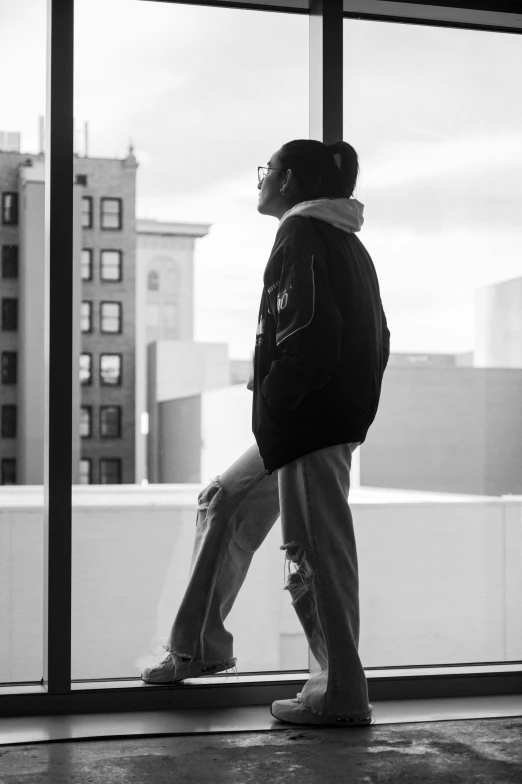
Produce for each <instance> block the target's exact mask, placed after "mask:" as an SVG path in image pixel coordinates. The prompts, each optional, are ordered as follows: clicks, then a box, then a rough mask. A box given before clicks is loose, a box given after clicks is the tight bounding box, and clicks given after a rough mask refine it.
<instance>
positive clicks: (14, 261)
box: [2, 242, 19, 280]
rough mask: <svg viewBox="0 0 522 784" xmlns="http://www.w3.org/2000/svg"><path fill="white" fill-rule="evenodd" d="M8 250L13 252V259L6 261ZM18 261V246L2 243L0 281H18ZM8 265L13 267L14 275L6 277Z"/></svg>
mask: <svg viewBox="0 0 522 784" xmlns="http://www.w3.org/2000/svg"><path fill="white" fill-rule="evenodd" d="M8 250H11V251H13V258H12V259H8V256H9V254H8ZM18 259H19V246H18V243H16V244H15V243H9V242H4V243H2V279H3V280H18V266H19V264H18ZM9 264H12V265H13V268H14V271H15V274H14V275H6V274H5V273H6V269H7V268H8V266H9Z"/></svg>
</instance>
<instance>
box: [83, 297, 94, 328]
mask: <svg viewBox="0 0 522 784" xmlns="http://www.w3.org/2000/svg"><path fill="white" fill-rule="evenodd" d="M80 324H81V328H82V332H92V302H90V301H89V300H85V299H84V300H83V302H82V305H81V312H80Z"/></svg>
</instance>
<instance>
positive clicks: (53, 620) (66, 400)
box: [43, 0, 74, 694]
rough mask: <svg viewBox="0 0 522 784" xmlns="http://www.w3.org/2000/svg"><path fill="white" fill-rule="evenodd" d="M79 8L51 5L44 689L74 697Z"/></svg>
mask: <svg viewBox="0 0 522 784" xmlns="http://www.w3.org/2000/svg"><path fill="white" fill-rule="evenodd" d="M73 41H74V2H73V0H47V89H46V92H47V118H48V121H47V123H46V140H45V150H46V155H45V200H46V210H45V294H44V296H45V311H44V312H45V329H44V332H45V341H44V373H45V381H44V390H45V393H44V399H45V404H44V444H45V447H44V585H43V599H44V608H43V609H44V613H43V617H44V619H43V624H44V625H43V685H44V687H45V688H46V690H47V692H48V693H49V694H67V693H69V692H70V691H71V491H72V378H73V375H72V374H73V367H72V359H73V343H72V338H73V299H72V291H73V269H72V265H71V263H70V259H71V258H72V257H73V214H72V205H73V179H74V173H73V136H74V124H73V73H74V67H73V66H74V46H73Z"/></svg>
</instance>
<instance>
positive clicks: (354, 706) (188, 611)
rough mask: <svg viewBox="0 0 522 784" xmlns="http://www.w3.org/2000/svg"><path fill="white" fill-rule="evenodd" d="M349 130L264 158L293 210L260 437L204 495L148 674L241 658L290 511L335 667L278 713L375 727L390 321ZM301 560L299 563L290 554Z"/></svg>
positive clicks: (174, 675) (263, 358) (283, 209)
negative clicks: (366, 505) (372, 621)
mask: <svg viewBox="0 0 522 784" xmlns="http://www.w3.org/2000/svg"><path fill="white" fill-rule="evenodd" d="M358 168H359V167H358V160H357V154H356V152H355V150H354V149H353V148H352V147H351V146H350V145H349V144H346V143H345V142H337V143H336V144H333V145H329V146H327V145H325V144H323V143H322V142H317V141H311V140H298V141H293V142H290V143H288V144H285V145H283V147H282V148H281V149H280V150H278V151H277V152H276V153H275V154H274V155H272V157H271V158H270V160H269V161H268V164H267V166H265V167H259V171H258V179H259V184H258V188H259V191H260V193H259V202H258V207H257V209H258V211H259V212H260V213H261V214H262V215H271V216H273V217H275V218H277V219H278V220H279V226H278V230H277V234H276V237H275V242H274V246H273V248H272V252H271V255H270V258H269V260H268V263H267V266H266V269H265V273H264V280H263V282H264V288H263V292H262V297H261V305H260V311H259V319H258V328H257V335H256V340H255V354H254V360H253V365H252V372H251V376H250V380H249V383H248V387H249V389H251V390H252V391H253V393H254V395H253V415H252V429H253V433H254V436H255V441H256V443H255V444H254V445H253V446H252V447H251V448H250V449H249V450H247V452H245V454H243V455H242V456H241V457H240V458H239V459H238V460H237V461H236V462H235V463H234V464H233V465H232V466H231V467H230V468H228V469H227V470H226V471H225V472H224V473H223V474H221V475H220V476H219V477H217V478H216V479H215V480H213V481H212V482H211V483H210V484H209V486H208V487H206V488H205V489H204V490H203V492H202V493H201V494H200V495H199V498H198V502H199V506H198V517H197V530H196V542H195V546H194V552H193V556H192V564H191V573H190V580H189V585H188V588H187V591H186V594H185V596H184V599H183V601H182V603H181V605H180V608H179V610H178V614H177V616H176V619H175V621H174V624H173V626H172V630H171V632H170V636H169V639H168V641H167V644H166V645H165V646H164V648H165V650H166V652H167V655H166V656H165V657H164V658H163V659H162V661H161V662H160V663H159V664H156V665H154V666H152V667H148V668H146V669H145V670H144V671H143V673H142V678H143V680H145V681H146V682H148V683H172V682H177V681H180V680H183V679H184V678H190V677H196V676H198V675H203V674H205V673H206V674H211V673H215V672H221V671H224V670H228V669H229V668H232V667H234V665H235V663H236V659H235V658H234V657H233V649H232V644H233V638H232V635H231V634H230V632H228V631H227V630H226V629H225V627H224V620H225V619H226V617H227V615H228V613H229V612H230V610H231V608H232V605H233V603H234V601H235V598H236V596H237V594H238V592H239V589H240V587H241V585H242V583H243V581H244V579H245V576H246V574H247V571H248V567H249V565H250V562H251V560H252V556H253V554H254V553H255V551H256V550H257V549H258V548H259V547H260V545H261V544H262V542H263V541H264V539H265V537H266V535H267V534H268V532H269V531H270V529H271V528H272V526H273V525H274V523H275V522H276V520H277V519H278V517H279V516H280V517H281V526H282V539H283V545H282V547H281V549H282V550H284V551H285V554H286V562H287V564H288V570H289V574H288V581H287V585H286V586H285V587H286V589H287V590H289V592H290V595H291V599H292V605H293V607H294V609H295V611H296V613H297V616H298V618H299V621H300V622H301V625H302V627H303V631H304V633H305V635H306V638H307V641H308V644H309V646H310V650H311V651H312V653H313V655H314V657H315V659H316V661H317V663H318V664H319V667H320V670H319V671H318V672H316V673H314V674H313V675H312V676H311V677H310V678H309V679H308V680H307V682H306V683H305V685H304V687H303V689H302V691H301V692H299V694H298V695H297V697H296V699H294V700H277V701H276V702H274V703H273V705H272V715H274V716H275V717H276V718H277V719H280V720H282V721H288V722H290V723H299V724H302V723H306V724H322V725H324V724H337V725H338V724H339V723H340V722H343V723H345V724H346V725H349V724H352V725H356V724H358V725H360V724H369V723H371V722H372V706H371V705H370V704H369V702H368V689H367V682H366V678H365V674H364V670H363V666H362V663H361V661H360V658H359V654H358V644H359V583H358V567H357V551H356V543H355V536H354V529H353V522H352V516H351V512H350V507H349V505H348V500H347V499H348V491H349V487H350V468H351V458H352V453H353V452H354V450H355V449H357V447H358V446H359V445H360V444H361V443H362V442H363V441H364V440H365V438H366V435H367V432H368V429H369V427H370V425H371V424H372V422H373V420H374V418H375V415H376V413H377V407H378V403H379V397H380V392H381V382H382V378H383V373H384V370H385V367H386V364H387V361H388V357H389V339H390V333H389V330H388V327H387V324H386V317H385V315H384V311H383V307H382V304H381V298H380V292H379V283H378V280H377V275H376V272H375V268H374V266H373V263H372V260H371V258H370V256H369V255H368V252H367V251H366V249H365V247H364V245H363V244H362V243H361V241H360V240H359V239H358V237H356V234H355V233H356V232H358V231H359V230H360V228H361V226H362V224H363V215H362V213H363V205H362V204H361V203H360V202H358V201H357V200H356V199H352V198H350V197H351V195H352V193H353V190H354V188H355V182H356V179H357V174H358ZM291 564H293V570H291V569H290V565H291Z"/></svg>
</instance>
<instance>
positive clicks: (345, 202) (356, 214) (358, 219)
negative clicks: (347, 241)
mask: <svg viewBox="0 0 522 784" xmlns="http://www.w3.org/2000/svg"><path fill="white" fill-rule="evenodd" d="M363 211H364V204H361V202H360V201H357V199H313V200H312V201H302V202H300V203H299V204H296V205H295V207H291V208H290V209H289V210H287V211H286V212H285V214H284V215H283V217H282V218H281V220H280V221H279V226H281V224H282V223H283V221H285V220H286V219H287V218H290V217H293V216H294V215H300V216H302V217H303V218H317V219H318V220H322V221H325V223H330V224H331V225H332V226H335V227H336V228H337V229H342V230H343V231H345V232H346V233H347V234H351V233H353V232H356V231H360V230H361V226H362V225H363V223H364V218H363Z"/></svg>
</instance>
